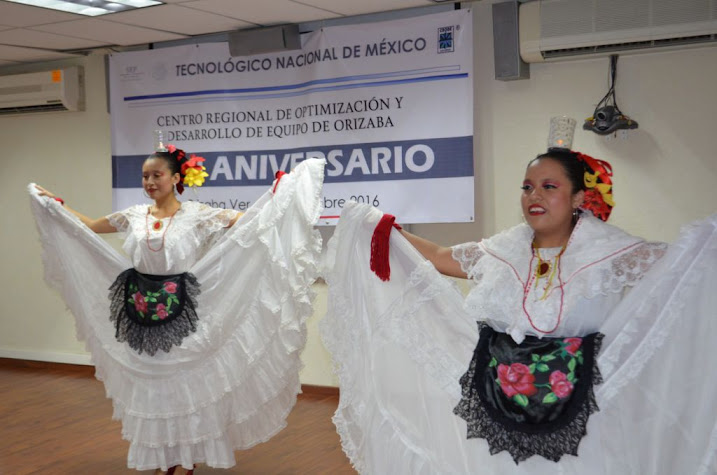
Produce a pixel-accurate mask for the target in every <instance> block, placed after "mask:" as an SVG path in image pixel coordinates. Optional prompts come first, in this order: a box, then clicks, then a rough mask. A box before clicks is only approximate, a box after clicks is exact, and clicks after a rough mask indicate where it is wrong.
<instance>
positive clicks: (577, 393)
mask: <svg viewBox="0 0 717 475" xmlns="http://www.w3.org/2000/svg"><path fill="white" fill-rule="evenodd" d="M478 329H479V332H480V338H479V340H478V344H477V345H476V348H475V351H474V353H473V358H472V360H471V363H470V366H469V368H468V371H467V372H466V373H465V374H464V375H463V377H461V380H460V383H461V387H462V393H463V397H462V398H461V401H460V402H459V403H458V405H457V406H456V407H455V408H454V409H453V412H454V413H455V414H456V415H458V416H460V417H461V418H463V419H465V420H466V422H467V423H468V434H467V437H468V438H469V439H470V438H476V437H480V438H483V439H486V441H487V442H488V446H489V448H490V453H491V455H495V454H497V453H499V452H502V451H504V450H506V451H508V452H509V453H510V455H511V456H512V457H513V460H514V461H515V463H516V464H518V463H519V462H522V461H524V460H527V459H528V458H529V457H532V456H533V455H540V456H542V457H544V458H546V459H548V460H552V461H554V462H557V461H559V460H560V457H562V456H563V455H564V454H571V455H578V445H579V444H580V440H581V439H582V438H583V437H584V436H585V434H586V433H587V430H586V426H587V422H588V418H589V417H590V414H592V413H594V412H596V411H598V410H599V409H598V406H597V402H596V401H595V393H594V391H593V386H594V385H596V384H600V383H602V377H601V376H600V371H599V370H598V367H597V361H596V359H597V354H598V353H599V351H600V346H601V344H602V339H603V335H602V334H601V333H592V334H590V335H587V336H584V337H574V338H542V339H540V338H537V337H533V336H526V337H525V340H524V341H523V342H522V343H521V344H520V345H518V344H517V343H515V341H514V340H513V339H512V338H511V337H510V335H507V334H505V333H500V332H496V331H495V330H493V329H492V328H490V327H489V326H488V325H486V324H485V323H482V322H479V323H478Z"/></svg>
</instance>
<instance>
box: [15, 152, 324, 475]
mask: <svg viewBox="0 0 717 475" xmlns="http://www.w3.org/2000/svg"><path fill="white" fill-rule="evenodd" d="M203 161H204V159H203V158H201V157H196V156H193V155H192V156H190V158H187V157H186V155H185V153H184V152H183V151H182V150H180V149H177V148H176V147H173V146H168V147H167V151H166V152H165V151H162V152H157V153H154V154H152V155H151V156H150V157H149V158H147V159H146V160H145V161H144V164H143V167H142V185H143V187H144V190H145V192H146V193H147V195H148V196H149V197H150V198H151V199H152V204H150V205H136V206H132V207H130V208H128V209H126V210H123V211H119V212H116V213H112V214H110V215H108V216H105V217H103V218H99V219H91V218H88V217H86V216H84V215H82V214H81V213H79V212H77V211H74V210H72V209H71V208H69V207H67V206H64V201H62V200H61V199H59V198H57V197H55V196H54V194H52V193H51V192H49V191H47V190H45V189H44V188H42V187H39V186H36V185H30V187H29V191H30V194H31V204H32V210H33V212H34V214H35V218H36V222H37V227H38V230H39V233H40V240H41V242H42V245H43V248H44V253H43V261H44V265H45V277H46V280H47V282H48V283H49V284H50V285H51V286H52V287H54V288H55V289H57V290H58V291H59V292H60V293H61V295H62V297H63V298H64V300H65V302H66V303H67V306H68V307H69V308H70V310H71V311H72V313H73V314H74V316H75V320H76V325H77V333H78V336H79V337H80V338H81V339H83V340H84V341H85V342H86V344H87V348H88V350H89V351H90V353H91V354H92V361H93V364H94V365H95V367H96V375H97V378H98V379H100V380H101V381H103V383H104V385H105V389H106V392H107V395H108V397H110V398H111V399H112V403H113V406H114V415H113V416H114V417H115V418H117V419H120V420H121V421H122V437H123V438H125V439H127V440H129V442H130V448H129V454H128V457H127V465H128V467H130V468H135V469H137V470H147V469H156V473H171V474H174V475H179V474H180V473H192V472H193V470H194V466H195V464H197V463H205V464H207V465H209V466H212V467H219V468H229V467H231V466H233V465H234V464H235V458H234V451H235V450H238V449H246V448H249V447H251V446H253V445H255V444H257V443H259V442H264V441H266V440H268V439H269V438H271V437H272V436H273V435H274V434H276V433H277V432H278V431H279V430H281V429H282V428H283V427H284V426H285V425H286V417H287V415H288V413H289V411H290V410H291V408H292V407H293V405H294V403H295V401H296V395H297V393H298V392H299V391H300V384H299V376H298V372H299V369H300V368H301V361H300V359H299V353H300V352H301V350H302V348H303V345H304V342H305V335H306V327H305V321H306V318H307V317H308V316H309V315H310V313H311V297H312V292H311V289H310V285H311V284H312V283H313V281H314V279H315V277H316V273H317V270H316V268H317V260H318V254H319V252H320V250H321V239H320V236H319V235H318V233H317V232H316V231H315V230H314V229H313V225H314V223H315V222H316V221H317V220H318V217H319V212H320V195H321V185H322V182H323V170H324V162H323V161H322V160H306V161H304V162H302V163H301V164H299V165H298V166H297V167H296V169H295V170H294V171H292V172H291V173H289V174H285V175H284V176H283V177H282V178H281V182H280V183H279V180H278V179H277V180H276V182H275V183H274V185H273V187H272V188H271V189H270V190H268V191H267V192H266V193H264V195H262V196H261V197H260V198H259V199H258V200H257V201H256V202H255V203H254V204H253V206H252V207H251V208H250V209H249V210H247V212H246V213H245V214H243V215H241V214H240V213H238V212H236V211H233V210H225V209H217V208H212V207H209V206H206V205H204V204H200V203H199V202H196V201H183V202H182V201H180V200H179V199H178V197H177V194H176V193H180V194H181V192H182V190H183V187H184V185H186V186H201V185H202V184H203V182H204V179H205V178H206V177H207V173H206V172H205V170H204V167H203V165H202V162H203ZM110 232H122V233H124V237H125V241H124V247H123V248H124V251H125V252H126V253H127V255H128V257H129V259H128V258H127V257H125V256H122V255H120V254H119V253H118V252H117V251H115V250H114V249H113V248H112V247H110V246H109V245H108V244H107V243H106V242H105V241H104V240H102V239H100V238H99V237H98V236H97V234H96V233H110ZM108 289H109V299H108V295H107V294H108Z"/></svg>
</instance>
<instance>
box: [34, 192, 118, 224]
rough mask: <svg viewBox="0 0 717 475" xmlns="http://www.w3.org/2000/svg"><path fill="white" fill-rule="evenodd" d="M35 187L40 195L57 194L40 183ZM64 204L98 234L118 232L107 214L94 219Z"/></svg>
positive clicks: (50, 196) (49, 195) (52, 195)
mask: <svg viewBox="0 0 717 475" xmlns="http://www.w3.org/2000/svg"><path fill="white" fill-rule="evenodd" d="M35 188H37V189H38V191H39V192H40V193H39V195H40V196H47V197H48V198H52V199H55V198H56V196H55V195H54V194H53V193H51V192H49V191H47V190H46V189H44V188H43V187H41V186H39V185H35ZM63 206H64V207H65V209H66V210H67V211H69V212H70V213H72V214H74V215H75V216H77V217H78V218H79V219H80V221H82V223H83V224H84V225H85V226H87V227H88V228H90V229H91V230H92V231H94V232H96V233H98V234H103V233H116V232H117V229H116V228H115V227H114V226H112V225H111V224H110V222H109V220H108V219H107V217H106V216H103V217H101V218H99V219H92V218H88V217H87V216H85V215H84V214H82V213H80V212H79V211H75V210H74V209H72V208H70V207H69V206H66V205H64V204H63Z"/></svg>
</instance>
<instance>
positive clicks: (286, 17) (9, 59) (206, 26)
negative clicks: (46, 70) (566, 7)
mask: <svg viewBox="0 0 717 475" xmlns="http://www.w3.org/2000/svg"><path fill="white" fill-rule="evenodd" d="M163 1H164V2H165V3H166V5H158V6H155V7H149V8H143V9H140V10H133V11H127V12H121V13H113V14H110V15H103V16H101V17H94V18H91V17H85V16H81V15H77V14H74V13H66V12H60V11H54V10H47V9H44V8H38V7H31V6H27V5H22V4H18V3H12V2H7V1H4V0H0V67H5V66H12V65H18V64H20V63H31V62H37V61H51V60H57V59H63V58H70V57H73V56H77V55H78V54H84V53H86V51H88V50H92V49H97V48H122V47H130V46H133V45H143V44H147V43H159V42H164V41H172V40H183V39H187V38H191V37H193V36H198V35H207V34H212V33H220V32H227V31H231V30H237V29H247V28H257V27H261V26H267V25H277V24H282V23H307V22H312V21H320V20H328V19H337V18H341V17H347V16H354V15H363V14H369V13H377V12H383V11H389V10H401V9H405V8H414V7H426V6H430V5H436V2H434V1H433V0H163ZM448 1H449V2H450V1H451V0H448Z"/></svg>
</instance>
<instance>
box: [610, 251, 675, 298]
mask: <svg viewBox="0 0 717 475" xmlns="http://www.w3.org/2000/svg"><path fill="white" fill-rule="evenodd" d="M665 252H667V244H666V243H663V242H646V243H643V244H640V245H639V246H637V247H635V249H633V250H631V251H630V252H628V253H626V254H625V255H623V256H620V257H618V258H617V259H615V260H614V261H613V262H612V277H611V278H610V280H609V283H608V287H609V288H610V289H611V290H613V291H619V290H620V289H623V288H625V287H627V286H630V287H632V286H634V285H635V284H637V283H638V282H639V281H640V279H642V277H643V276H644V275H645V273H646V272H647V271H648V270H650V268H651V267H652V266H653V264H654V263H655V262H657V261H658V260H660V258H662V256H664V255H665Z"/></svg>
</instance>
